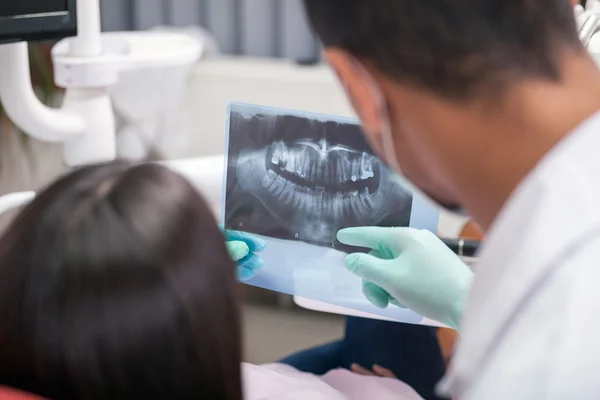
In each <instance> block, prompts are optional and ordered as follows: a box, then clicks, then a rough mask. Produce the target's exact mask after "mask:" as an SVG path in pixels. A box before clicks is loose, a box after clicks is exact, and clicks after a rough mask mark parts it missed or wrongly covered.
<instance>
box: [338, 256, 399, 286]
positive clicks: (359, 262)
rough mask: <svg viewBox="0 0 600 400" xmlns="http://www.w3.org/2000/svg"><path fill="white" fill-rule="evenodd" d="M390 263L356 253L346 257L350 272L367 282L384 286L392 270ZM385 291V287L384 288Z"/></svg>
mask: <svg viewBox="0 0 600 400" xmlns="http://www.w3.org/2000/svg"><path fill="white" fill-rule="evenodd" d="M388 262H389V261H387V260H382V259H381V258H377V257H374V256H372V255H370V254H363V253H354V254H350V255H348V256H347V257H346V260H345V264H346V268H347V269H348V271H350V272H352V273H353V274H354V275H357V276H359V277H361V278H362V279H364V280H365V281H368V282H371V283H374V284H375V285H378V286H381V287H383V286H382V284H383V283H384V282H386V281H388V279H386V275H387V274H389V272H390V268H389V265H387V263H388ZM383 288H384V289H385V287H383Z"/></svg>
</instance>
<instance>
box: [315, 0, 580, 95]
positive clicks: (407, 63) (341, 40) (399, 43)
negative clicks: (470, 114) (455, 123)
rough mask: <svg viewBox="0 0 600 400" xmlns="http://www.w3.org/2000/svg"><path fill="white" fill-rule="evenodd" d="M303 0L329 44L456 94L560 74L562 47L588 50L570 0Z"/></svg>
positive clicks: (409, 80) (408, 79) (397, 75)
mask: <svg viewBox="0 0 600 400" xmlns="http://www.w3.org/2000/svg"><path fill="white" fill-rule="evenodd" d="M304 1H305V5H306V10H307V13H308V17H309V20H310V21H311V22H312V24H313V26H314V28H315V30H316V32H317V34H318V36H319V37H320V39H321V40H322V42H323V44H324V45H325V46H326V47H338V48H341V49H344V50H346V51H348V52H350V53H351V54H353V55H354V56H356V57H358V58H359V59H362V60H366V61H369V62H371V63H372V64H373V65H375V66H376V67H377V68H378V69H380V70H381V72H383V73H385V74H386V75H387V76H389V77H391V78H393V79H395V80H397V81H399V82H402V83H405V84H412V85H416V86H418V87H420V88H424V89H427V90H431V91H433V92H435V93H437V94H442V95H446V96H450V97H453V98H456V97H468V96H470V95H472V94H473V92H474V91H479V90H481V89H483V88H488V89H489V88H490V87H492V86H493V87H494V88H498V87H502V86H505V85H506V83H507V82H508V81H509V80H514V79H519V78H524V77H536V78H543V79H550V80H558V79H559V78H560V71H559V56H560V55H561V54H562V50H564V49H567V48H571V49H573V50H575V51H581V50H582V45H581V43H580V41H579V37H578V35H577V30H576V25H575V18H574V14H573V9H572V7H571V5H570V2H569V0H304Z"/></svg>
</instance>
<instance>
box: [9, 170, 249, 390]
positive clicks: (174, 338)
mask: <svg viewBox="0 0 600 400" xmlns="http://www.w3.org/2000/svg"><path fill="white" fill-rule="evenodd" d="M0 321H1V323H0V385H7V386H11V387H14V388H18V389H22V390H26V391H28V392H31V393H35V394H38V395H41V396H44V397H48V398H50V399H55V400H59V399H61V400H62V399H128V400H133V399H226V400H240V399H241V398H242V393H241V392H242V389H241V376H240V374H241V372H240V361H241V344H240V322H239V314H238V302H237V289H236V278H235V265H234V264H233V263H232V261H231V260H230V258H229V256H228V254H227V251H226V248H225V244H224V239H223V235H222V234H221V232H220V231H219V228H218V227H217V225H216V223H215V219H214V217H213V215H212V214H211V212H210V210H209V208H208V206H207V204H206V203H205V201H204V200H203V198H202V197H201V196H200V195H199V194H198V193H197V192H196V191H195V190H194V188H193V187H192V186H191V184H190V183H188V181H187V180H185V179H184V178H183V177H181V176H179V175H177V174H176V173H174V172H172V171H170V170H168V169H167V168H166V167H162V166H159V165H151V164H144V165H139V166H131V165H129V164H128V163H125V162H114V163H110V164H105V165H98V166H90V167H85V168H81V169H79V170H77V171H76V172H73V173H71V174H69V175H67V176H66V177H64V178H62V179H60V180H59V181H58V182H56V183H54V184H53V185H51V186H50V187H49V188H47V189H46V190H44V191H43V192H41V193H40V194H39V196H38V197H37V198H36V199H35V200H34V201H33V202H32V203H31V204H30V205H29V206H27V207H26V208H25V209H24V210H23V211H22V212H21V213H20V215H19V216H18V217H17V218H16V219H15V221H14V223H13V224H12V225H11V227H10V228H9V229H8V230H7V231H6V233H5V234H4V236H3V237H2V238H1V239H0Z"/></svg>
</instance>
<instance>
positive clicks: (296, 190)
mask: <svg viewBox="0 0 600 400" xmlns="http://www.w3.org/2000/svg"><path fill="white" fill-rule="evenodd" d="M227 138H228V139H227V149H226V157H225V160H226V161H225V162H226V168H225V184H224V190H225V195H224V207H223V223H224V225H225V228H226V229H234V230H242V231H245V232H250V233H253V234H256V235H258V236H260V237H262V238H263V239H265V240H266V242H267V248H266V249H265V250H264V252H262V253H261V258H262V259H263V261H264V264H265V266H264V268H263V269H261V270H259V271H257V273H256V275H255V276H254V278H253V279H252V280H250V281H249V282H248V284H250V285H254V286H259V287H262V288H266V289H270V290H274V291H277V292H281V293H288V294H292V295H296V296H300V297H305V298H309V299H314V300H317V301H320V302H326V303H330V304H333V305H336V306H341V307H346V308H351V309H355V310H358V311H362V312H367V313H371V314H376V315H380V316H382V317H387V318H391V319H394V320H397V321H402V322H408V323H415V324H418V323H422V321H423V318H422V317H421V316H420V315H418V314H416V313H414V312H412V311H410V310H406V309H401V308H398V307H395V306H390V307H388V308H387V309H384V310H382V309H379V308H377V307H375V306H373V305H371V304H370V303H369V302H368V301H367V300H366V299H365V297H364V296H363V294H362V282H361V280H360V279H359V278H358V277H356V276H354V275H353V274H351V273H350V272H348V271H347V270H346V269H345V268H344V257H345V256H346V255H347V254H348V253H350V252H357V251H366V249H360V248H356V247H348V246H345V245H342V244H341V243H340V242H338V241H337V239H336V233H337V232H338V231H339V230H340V229H342V228H346V227H353V226H410V227H415V228H420V229H429V230H431V231H433V232H435V231H436V230H437V225H438V215H439V214H438V211H437V209H436V208H435V207H434V206H433V205H431V203H429V202H427V201H426V200H425V199H422V198H420V197H418V196H415V195H413V194H411V193H409V192H407V191H405V190H404V189H402V188H401V187H400V186H398V185H397V184H396V183H394V182H393V181H392V180H391V175H390V171H389V169H388V168H387V167H386V166H385V165H384V164H383V163H382V162H381V160H380V159H379V158H378V157H377V156H376V155H375V154H374V153H373V151H372V150H371V149H370V147H369V146H368V144H367V143H366V141H365V139H364V137H363V135H362V131H361V128H360V125H359V124H358V121H356V120H354V119H348V118H341V117H334V116H329V115H320V114H314V113H306V112H298V111H291V110H283V109H277V108H271V107H264V106H256V105H248V104H239V103H234V104H231V105H230V106H229V111H228V135H227Z"/></svg>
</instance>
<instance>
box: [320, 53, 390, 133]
mask: <svg viewBox="0 0 600 400" xmlns="http://www.w3.org/2000/svg"><path fill="white" fill-rule="evenodd" d="M325 58H326V59H327V61H328V63H329V65H330V66H331V68H332V69H333V71H334V72H335V73H336V74H337V76H338V79H339V81H340V83H341V84H342V86H343V87H344V89H345V90H346V94H347V96H348V97H349V100H350V101H351V102H352V106H353V107H354V111H356V114H357V115H358V117H359V118H360V120H361V122H362V125H363V128H364V129H365V130H366V131H367V132H368V133H370V134H377V133H378V132H380V131H381V124H382V118H381V106H382V105H381V104H380V102H381V100H380V99H379V98H378V94H377V93H376V92H375V88H373V87H372V86H373V85H372V83H371V82H370V81H369V79H368V77H367V76H365V73H364V71H362V70H361V67H360V66H359V65H357V63H358V62H359V61H357V60H356V58H354V57H353V56H352V55H350V54H349V53H347V52H345V51H343V50H340V49H336V48H327V49H325Z"/></svg>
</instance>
